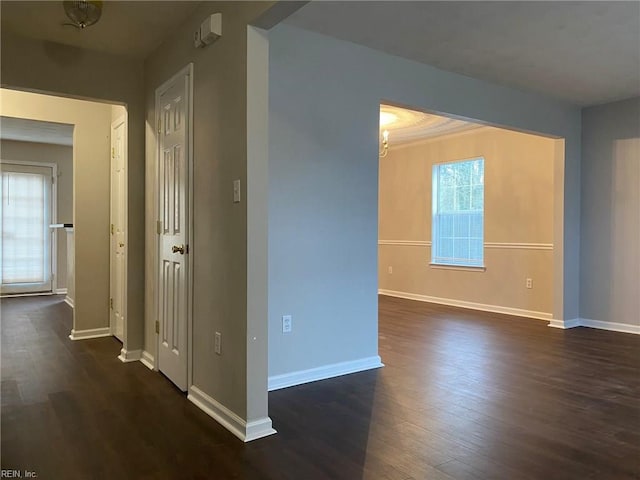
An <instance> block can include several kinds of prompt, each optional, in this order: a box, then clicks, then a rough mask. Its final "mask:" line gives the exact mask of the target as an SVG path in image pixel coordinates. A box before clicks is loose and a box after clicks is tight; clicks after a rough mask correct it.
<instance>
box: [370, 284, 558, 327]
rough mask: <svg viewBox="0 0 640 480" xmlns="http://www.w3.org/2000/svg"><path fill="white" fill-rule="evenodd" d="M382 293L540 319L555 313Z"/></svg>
mask: <svg viewBox="0 0 640 480" xmlns="http://www.w3.org/2000/svg"><path fill="white" fill-rule="evenodd" d="M378 293H379V294H380V295H388V296H389V297H398V298H406V299H407V300H418V301H419V302H428V303H438V304H440V305H449V306H451V307H462V308H470V309H472V310H481V311H483V312H493V313H504V314H506V315H514V316H516V317H527V318H537V319H539V320H551V319H552V317H553V314H551V313H547V312H536V311H535V310H524V309H522V308H513V307H501V306H499V305H486V304H484V303H476V302H467V301H464V300H455V299H453V298H441V297H431V296H429V295H421V294H419V293H407V292H398V291H395V290H384V289H380V290H378Z"/></svg>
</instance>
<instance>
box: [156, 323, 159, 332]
mask: <svg viewBox="0 0 640 480" xmlns="http://www.w3.org/2000/svg"><path fill="white" fill-rule="evenodd" d="M156 333H158V334H159V333H160V322H156Z"/></svg>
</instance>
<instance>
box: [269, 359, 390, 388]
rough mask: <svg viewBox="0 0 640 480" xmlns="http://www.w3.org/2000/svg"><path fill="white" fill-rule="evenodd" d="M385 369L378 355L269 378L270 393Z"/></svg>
mask: <svg viewBox="0 0 640 480" xmlns="http://www.w3.org/2000/svg"><path fill="white" fill-rule="evenodd" d="M380 367H384V364H383V363H382V360H381V359H380V357H379V356H378V355H375V356H373V357H366V358H360V359H358V360H352V361H349V362H340V363H332V364H330V365H324V366H322V367H316V368H310V369H308V370H298V371H296V372H291V373H284V374H282V375H273V376H271V377H269V391H272V390H279V389H281V388H287V387H293V386H295V385H302V384H303V383H309V382H316V381H318V380H326V379H328V378H333V377H339V376H341V375H348V374H350V373H357V372H362V371H364V370H371V369H374V368H380Z"/></svg>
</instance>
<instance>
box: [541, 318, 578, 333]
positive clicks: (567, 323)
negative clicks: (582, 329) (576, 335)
mask: <svg viewBox="0 0 640 480" xmlns="http://www.w3.org/2000/svg"><path fill="white" fill-rule="evenodd" d="M549 326H550V327H552V328H560V329H563V330H567V329H569V328H575V327H579V326H580V319H579V318H572V319H571V320H561V319H559V318H553V319H551V321H549Z"/></svg>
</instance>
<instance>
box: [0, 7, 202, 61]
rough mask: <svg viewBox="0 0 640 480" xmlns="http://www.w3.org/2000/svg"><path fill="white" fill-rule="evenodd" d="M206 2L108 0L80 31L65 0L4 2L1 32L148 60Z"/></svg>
mask: <svg viewBox="0 0 640 480" xmlns="http://www.w3.org/2000/svg"><path fill="white" fill-rule="evenodd" d="M200 3H202V2H193V1H186V0H185V1H154V2H149V1H107V2H103V9H102V17H101V18H100V20H99V21H98V23H96V24H95V25H92V26H90V27H87V28H85V29H84V30H78V29H76V28H74V27H69V26H63V25H62V24H63V23H67V22H69V19H68V18H67V17H66V15H65V13H64V8H63V7H62V1H34V2H32V1H6V0H2V2H0V8H1V13H2V23H1V26H2V30H3V31H8V32H13V33H15V34H17V35H21V36H24V37H29V38H37V39H39V40H46V41H50V42H56V43H62V44H65V45H72V46H75V47H81V48H86V49H88V50H97V51H101V52H106V53H112V54H116V55H126V56H129V57H138V58H144V57H146V56H147V55H149V54H150V53H151V52H153V51H154V50H155V49H156V48H157V47H158V46H159V45H160V44H161V43H162V41H163V40H164V39H165V38H166V37H167V36H168V35H169V34H170V33H171V31H172V30H173V29H174V28H175V27H176V26H178V25H180V24H181V23H182V22H184V21H185V20H186V19H187V17H188V16H189V15H190V14H191V13H192V12H193V11H194V10H195V9H196V8H197V7H198V5H200Z"/></svg>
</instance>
